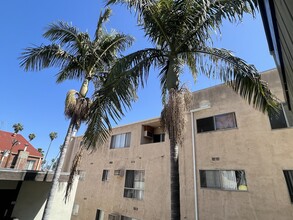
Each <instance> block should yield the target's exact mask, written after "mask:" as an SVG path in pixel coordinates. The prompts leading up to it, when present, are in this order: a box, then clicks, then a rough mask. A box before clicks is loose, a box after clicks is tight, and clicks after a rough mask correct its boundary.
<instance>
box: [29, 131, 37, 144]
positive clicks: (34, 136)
mask: <svg viewBox="0 0 293 220" xmlns="http://www.w3.org/2000/svg"><path fill="white" fill-rule="evenodd" d="M35 138H36V135H35V134H33V133H32V134H29V135H28V139H29V140H30V142H31V141H32V140H33V139H35Z"/></svg>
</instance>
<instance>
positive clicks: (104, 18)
mask: <svg viewBox="0 0 293 220" xmlns="http://www.w3.org/2000/svg"><path fill="white" fill-rule="evenodd" d="M111 13H112V10H111V9H110V8H106V10H105V11H104V13H102V12H101V13H100V17H99V20H98V23H97V29H96V32H95V39H94V42H96V41H98V40H99V37H100V35H101V34H102V33H103V31H102V29H103V26H102V25H103V24H104V23H105V22H106V21H108V20H109V17H110V16H111Z"/></svg>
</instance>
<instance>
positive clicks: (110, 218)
mask: <svg viewBox="0 0 293 220" xmlns="http://www.w3.org/2000/svg"><path fill="white" fill-rule="evenodd" d="M108 220H120V215H119V214H117V213H111V214H109V216H108Z"/></svg>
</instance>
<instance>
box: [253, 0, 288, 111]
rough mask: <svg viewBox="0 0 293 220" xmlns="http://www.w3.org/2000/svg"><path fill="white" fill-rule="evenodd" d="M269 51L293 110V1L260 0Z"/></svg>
mask: <svg viewBox="0 0 293 220" xmlns="http://www.w3.org/2000/svg"><path fill="white" fill-rule="evenodd" d="M258 2H259V6H260V12H261V15H262V20H263V24H264V28H265V33H266V36H267V41H268V45H269V50H270V52H271V53H272V55H273V56H274V58H275V62H276V64H277V68H278V71H279V73H280V77H281V81H282V85H283V89H284V93H285V97H286V99H287V101H288V104H289V108H290V109H291V110H292V108H293V68H292V66H293V53H292V51H293V1H292V0H258Z"/></svg>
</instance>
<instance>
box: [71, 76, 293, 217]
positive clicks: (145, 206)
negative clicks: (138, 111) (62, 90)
mask: <svg viewBox="0 0 293 220" xmlns="http://www.w3.org/2000/svg"><path fill="white" fill-rule="evenodd" d="M263 78H264V79H265V80H266V81H268V82H269V85H270V88H271V90H272V92H273V93H274V94H276V95H277V96H278V97H279V99H280V100H282V101H284V100H285V99H284V97H283V91H282V86H281V83H280V79H279V76H278V73H277V70H269V71H266V72H265V73H263ZM187 116H188V122H187V129H186V133H185V140H184V144H183V146H182V147H180V149H179V166H180V203H181V219H200V220H213V219H217V220H228V219H233V220H234V219H241V220H243V219H249V220H250V219H258V220H262V219H264V220H267V219H282V220H287V219H288V220H289V219H293V206H292V203H293V160H292V159H293V149H292V147H293V129H292V126H293V115H292V112H290V111H288V109H287V105H286V103H283V105H282V111H281V113H280V115H279V116H276V115H267V114H263V113H261V112H259V111H257V110H255V109H254V108H253V107H252V106H250V105H248V104H247V102H246V101H245V100H243V99H242V98H240V97H239V96H238V95H237V94H236V93H235V92H233V91H232V90H231V89H230V88H228V87H226V86H224V85H218V86H215V87H212V88H208V89H204V90H201V91H197V92H194V93H193V103H192V108H191V111H190V112H188V113H187ZM81 139H82V138H81V137H77V138H75V139H74V141H73V142H72V143H71V144H72V149H76V148H77V147H78V146H79V145H80V143H81ZM73 152H74V151H72V154H73ZM81 170H82V171H83V172H82V173H83V174H84V175H83V181H80V182H79V184H78V188H77V192H76V197H75V202H74V203H75V205H74V208H73V212H72V218H71V219H73V220H75V219H98V220H102V219H110V220H113V219H115V220H118V219H120V220H131V219H132V220H135V219H136V220H143V219H144V220H155V219H158V220H159V219H160V220H162V219H170V178H169V173H170V166H169V140H168V135H167V134H165V133H164V131H163V130H162V128H161V127H160V122H159V119H151V120H146V121H141V122H137V123H133V124H130V125H125V126H121V127H117V128H115V129H113V133H112V137H111V140H109V142H108V143H106V144H105V146H103V147H101V148H99V149H98V150H97V151H95V152H93V153H92V154H87V155H84V158H83V161H82V164H81Z"/></svg>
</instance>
